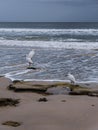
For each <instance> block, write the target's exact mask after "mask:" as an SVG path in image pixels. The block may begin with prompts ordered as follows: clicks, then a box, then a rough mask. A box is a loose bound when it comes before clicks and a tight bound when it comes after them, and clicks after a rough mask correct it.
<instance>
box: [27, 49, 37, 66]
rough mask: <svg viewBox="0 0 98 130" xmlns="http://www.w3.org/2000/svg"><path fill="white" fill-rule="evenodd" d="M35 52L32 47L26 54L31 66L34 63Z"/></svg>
mask: <svg viewBox="0 0 98 130" xmlns="http://www.w3.org/2000/svg"><path fill="white" fill-rule="evenodd" d="M34 54H35V52H34V50H33V49H32V50H31V51H30V52H29V54H28V55H26V60H27V62H28V63H29V67H31V65H32V64H33V61H32V57H33V56H34Z"/></svg>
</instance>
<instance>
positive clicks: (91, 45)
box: [0, 40, 98, 49]
mask: <svg viewBox="0 0 98 130" xmlns="http://www.w3.org/2000/svg"><path fill="white" fill-rule="evenodd" d="M0 45H1V46H20V47H37V48H58V49H63V48H66V49H98V42H56V41H54V42H53V41H15V40H0Z"/></svg>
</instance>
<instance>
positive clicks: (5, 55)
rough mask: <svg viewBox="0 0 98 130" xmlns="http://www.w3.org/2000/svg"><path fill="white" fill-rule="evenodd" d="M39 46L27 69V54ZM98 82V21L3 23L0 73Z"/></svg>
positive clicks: (31, 77) (7, 75)
mask: <svg viewBox="0 0 98 130" xmlns="http://www.w3.org/2000/svg"><path fill="white" fill-rule="evenodd" d="M32 49H34V50H35V55H34V57H33V62H34V64H33V66H34V67H36V68H38V69H37V70H31V69H27V66H28V63H27V61H26V54H28V53H29V52H30V51H31V50H32ZM69 72H70V73H72V74H73V75H74V76H75V78H76V80H77V82H98V23H93V22H92V23H78V22H76V23H22V22H21V23H15V22H14V23H10V22H9V23H7V22H6V23H3V22H2V23H0V75H1V76H2V75H3V76H6V77H8V78H11V79H12V80H15V79H16V80H17V79H19V80H68V79H67V77H66V75H67V74H68V73H69Z"/></svg>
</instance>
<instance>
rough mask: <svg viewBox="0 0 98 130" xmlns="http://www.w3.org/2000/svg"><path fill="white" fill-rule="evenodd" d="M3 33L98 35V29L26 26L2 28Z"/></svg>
mask: <svg viewBox="0 0 98 130" xmlns="http://www.w3.org/2000/svg"><path fill="white" fill-rule="evenodd" d="M0 32H2V33H7V32H8V33H21V34H22V33H27V34H28V33H34V34H36V33H37V34H44V33H45V34H46V33H47V34H51V33H52V34H76V35H98V29H32V28H31V29H26V28H22V29H20V28H0Z"/></svg>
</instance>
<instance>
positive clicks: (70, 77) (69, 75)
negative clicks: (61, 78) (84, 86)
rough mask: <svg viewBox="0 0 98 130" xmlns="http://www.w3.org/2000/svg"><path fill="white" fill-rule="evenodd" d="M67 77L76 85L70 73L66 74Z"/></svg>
mask: <svg viewBox="0 0 98 130" xmlns="http://www.w3.org/2000/svg"><path fill="white" fill-rule="evenodd" d="M67 77H68V79H69V80H70V82H71V83H72V84H75V83H76V80H75V77H74V76H73V75H72V74H71V73H68V75H67Z"/></svg>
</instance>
